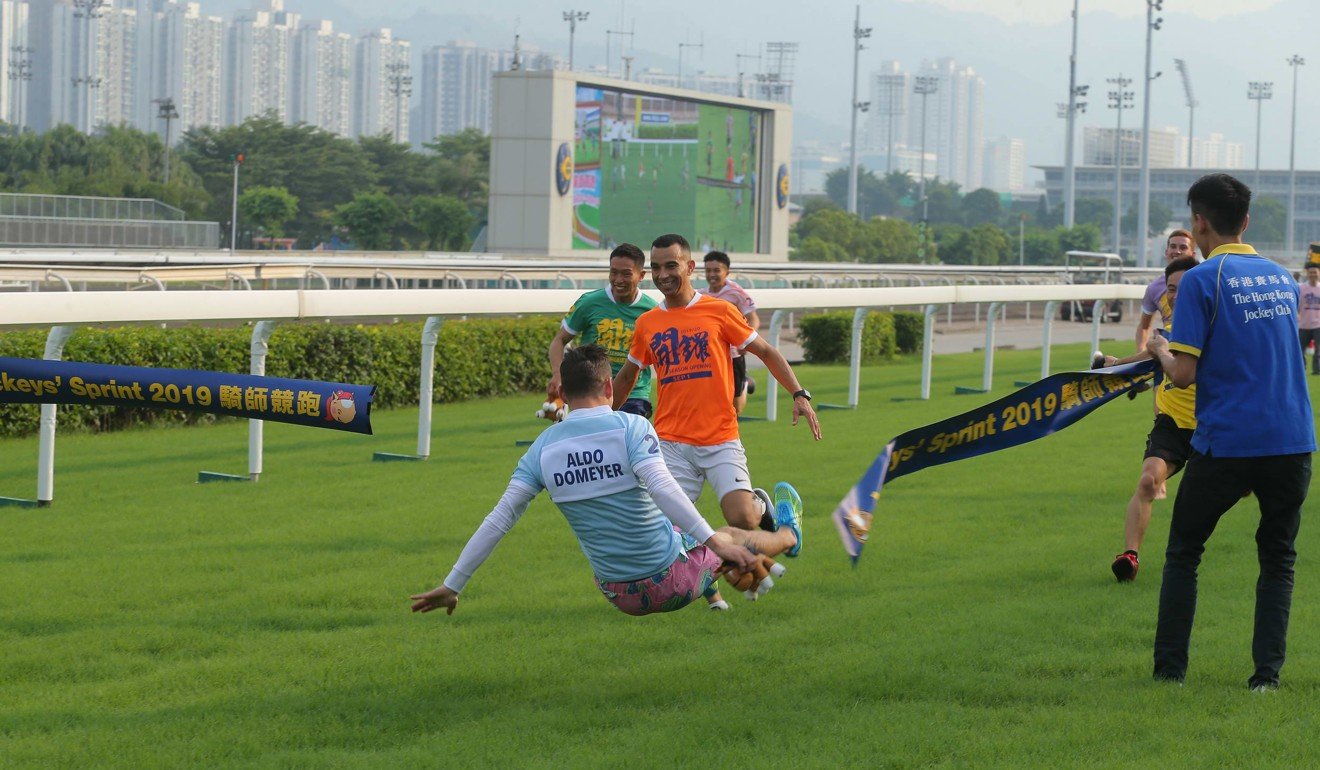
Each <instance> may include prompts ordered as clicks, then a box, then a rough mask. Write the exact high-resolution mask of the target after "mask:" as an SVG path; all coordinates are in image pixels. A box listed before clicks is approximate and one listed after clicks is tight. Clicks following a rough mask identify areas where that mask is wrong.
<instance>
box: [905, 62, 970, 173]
mask: <svg viewBox="0 0 1320 770" xmlns="http://www.w3.org/2000/svg"><path fill="white" fill-rule="evenodd" d="M914 75H918V76H924V77H931V78H934V79H935V81H934V82H935V91H934V92H933V93H931V94H930V95H928V96H925V97H922V96H920V95H916V94H914V95H912V97H911V99H912V101H911V102H910V105H911V108H910V109H909V110H908V143H909V145H911V146H912V147H913V148H914V149H918V150H920V148H921V147H922V136H921V131H922V118H923V114H922V113H923V112H926V114H925V116H924V117H925V124H926V136H925V147H926V150H927V151H928V152H934V153H935V155H936V167H935V173H936V175H937V176H938V177H939V178H940V179H943V180H945V181H951V182H956V183H957V184H959V185H960V186H961V187H962V189H963V190H966V191H970V190H974V189H976V188H978V187H980V186H981V172H982V166H983V158H982V152H983V149H982V145H983V143H984V136H983V133H984V130H983V127H982V126H983V122H984V113H985V103H984V93H983V92H984V90H985V80H984V79H982V78H981V76H980V75H977V74H976V71H975V70H973V69H972V68H971V67H960V66H959V65H958V63H957V61H955V60H954V59H952V58H948V57H946V58H943V59H939V60H937V61H935V62H923V63H922V65H921V68H920V70H918V71H917V72H916V73H914ZM923 102H924V104H923ZM923 107H924V110H923Z"/></svg>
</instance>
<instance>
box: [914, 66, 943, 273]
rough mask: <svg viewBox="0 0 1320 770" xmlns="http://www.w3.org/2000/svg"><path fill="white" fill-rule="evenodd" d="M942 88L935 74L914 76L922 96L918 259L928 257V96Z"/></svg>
mask: <svg viewBox="0 0 1320 770" xmlns="http://www.w3.org/2000/svg"><path fill="white" fill-rule="evenodd" d="M939 90H940V79H939V78H937V77H935V76H934V75H917V76H916V77H915V78H913V83H912V91H913V92H914V93H915V94H917V96H920V97H921V173H919V174H918V175H917V184H918V185H920V187H919V191H918V193H917V199H918V200H920V201H921V222H920V223H919V224H918V225H917V237H918V246H917V259H918V261H921V260H924V259H925V257H926V219H927V215H928V214H929V213H930V207H929V204H928V201H927V200H926V97H928V96H930V95H931V94H933V93H935V92H936V91H939Z"/></svg>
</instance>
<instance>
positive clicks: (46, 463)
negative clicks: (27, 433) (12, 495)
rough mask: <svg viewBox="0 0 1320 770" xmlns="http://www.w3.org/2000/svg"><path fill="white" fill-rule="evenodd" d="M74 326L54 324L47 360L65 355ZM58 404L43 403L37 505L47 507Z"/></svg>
mask: <svg viewBox="0 0 1320 770" xmlns="http://www.w3.org/2000/svg"><path fill="white" fill-rule="evenodd" d="M73 329H74V327H72V326H54V327H51V330H50V332H49V333H48V334H47V335H46V351H45V353H44V355H43V356H42V357H43V358H45V359H46V360H47V361H58V360H60V358H62V357H63V356H64V343H66V342H68V341H69V336H70V335H72V334H73ZM57 409H58V406H57V405H56V404H42V405H41V423H40V425H41V427H40V436H39V438H38V443H37V506H38V507H41V508H45V507H46V506H48V505H50V503H51V500H54V499H55V422H56V413H57V412H56V410H57Z"/></svg>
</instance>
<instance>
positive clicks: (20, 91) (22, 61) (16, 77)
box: [9, 45, 32, 133]
mask: <svg viewBox="0 0 1320 770" xmlns="http://www.w3.org/2000/svg"><path fill="white" fill-rule="evenodd" d="M9 50H10V51H11V52H12V53H13V56H12V57H10V59H9V79H10V80H11V81H13V83H14V115H13V121H14V128H15V130H16V131H15V132H16V133H17V131H21V130H22V129H23V122H24V121H25V120H26V119H27V116H26V114H25V113H26V112H27V110H26V104H25V102H24V99H23V95H24V92H26V91H27V88H26V87H25V86H24V85H23V84H24V83H27V82H29V81H31V80H32V57H31V56H29V55H28V54H30V53H32V49H31V48H28V47H26V46H21V45H16V46H12V47H10V49H9Z"/></svg>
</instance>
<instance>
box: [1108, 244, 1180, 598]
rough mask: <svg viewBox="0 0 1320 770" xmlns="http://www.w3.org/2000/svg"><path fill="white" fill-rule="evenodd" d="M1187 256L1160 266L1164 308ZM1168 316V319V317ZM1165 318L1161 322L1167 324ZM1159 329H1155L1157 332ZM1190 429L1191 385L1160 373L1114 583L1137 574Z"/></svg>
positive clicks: (1138, 356) (1116, 361) (1140, 355)
mask: <svg viewBox="0 0 1320 770" xmlns="http://www.w3.org/2000/svg"><path fill="white" fill-rule="evenodd" d="M1196 264H1197V262H1196V259H1195V258H1193V257H1179V258H1178V259H1175V260H1173V261H1171V262H1169V264H1168V265H1167V266H1165V268H1164V279H1165V283H1166V288H1165V293H1164V297H1165V302H1166V303H1167V305H1168V307H1169V311H1170V313H1172V312H1173V308H1174V304H1175V303H1176V302H1177V299H1178V283H1179V282H1180V281H1182V277H1183V273H1185V272H1187V271H1188V270H1190V269H1192V268H1193V267H1195V266H1196ZM1170 320H1172V319H1170ZM1168 325H1169V324H1166V326H1168ZM1162 331H1163V330H1157V331H1156V333H1157V334H1159V333H1161V332H1162ZM1150 357H1151V355H1150V354H1149V353H1147V352H1145V351H1142V352H1141V353H1137V354H1136V355H1133V356H1129V357H1127V358H1124V359H1115V358H1113V357H1106V358H1105V362H1104V363H1105V365H1106V366H1114V365H1116V364H1126V363H1131V362H1133V361H1142V360H1145V359H1148V358H1150ZM1194 432H1196V386H1195V385H1191V386H1189V387H1187V388H1176V387H1174V386H1173V381H1172V380H1170V379H1169V378H1167V377H1166V378H1164V379H1163V380H1162V381H1161V382H1160V384H1159V385H1157V386H1156V389H1155V424H1154V425H1153V426H1152V427H1151V429H1150V434H1149V435H1148V436H1146V455H1145V461H1144V462H1142V464H1141V479H1140V480H1139V481H1138V482H1137V489H1136V491H1135V492H1133V493H1132V499H1131V500H1129V501H1128V506H1127V518H1126V519H1125V520H1124V522H1123V548H1124V549H1125V550H1124V551H1123V552H1122V553H1120V554H1119V555H1118V556H1115V557H1114V563H1113V564H1112V565H1110V569H1112V570H1113V572H1114V577H1115V578H1117V579H1118V581H1119V582H1120V583H1127V582H1130V581H1132V580H1135V579H1136V577H1137V568H1138V567H1139V566H1140V561H1138V558H1137V550H1138V549H1140V548H1141V541H1142V540H1143V539H1144V538H1145V537H1146V528H1147V527H1148V526H1149V525H1150V510H1151V504H1152V503H1154V502H1155V501H1156V500H1162V499H1164V497H1165V494H1166V493H1165V486H1164V484H1165V482H1166V481H1168V479H1169V477H1171V476H1173V475H1175V474H1176V473H1178V471H1180V470H1182V467H1183V466H1184V465H1185V464H1186V463H1187V458H1188V457H1190V456H1191V454H1192V434H1193V433H1194Z"/></svg>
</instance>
